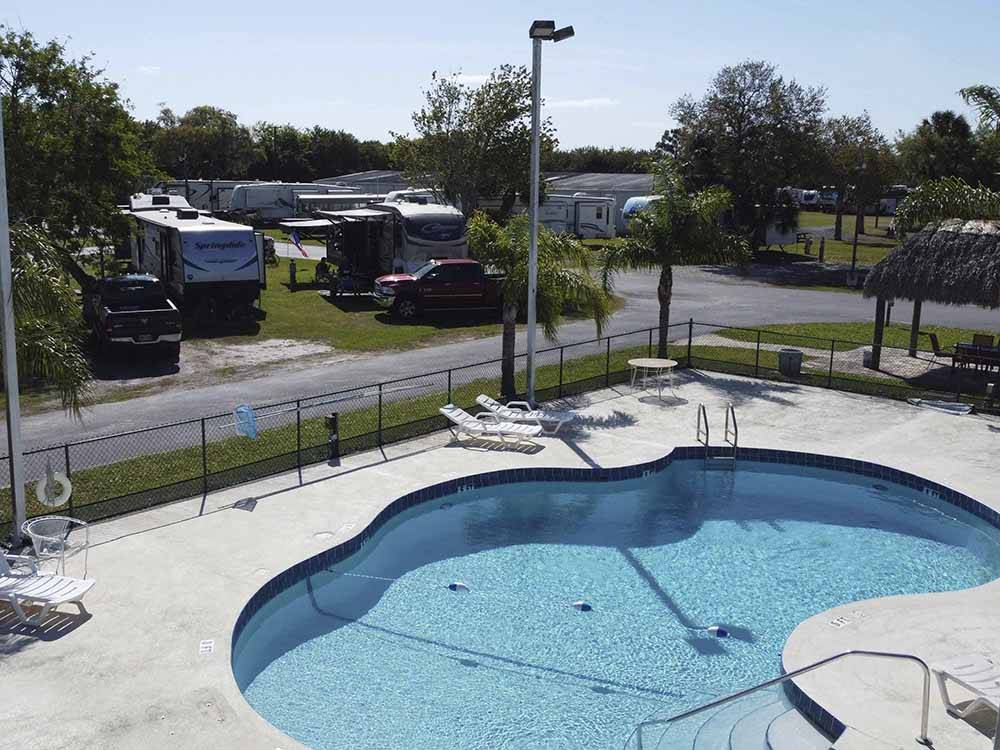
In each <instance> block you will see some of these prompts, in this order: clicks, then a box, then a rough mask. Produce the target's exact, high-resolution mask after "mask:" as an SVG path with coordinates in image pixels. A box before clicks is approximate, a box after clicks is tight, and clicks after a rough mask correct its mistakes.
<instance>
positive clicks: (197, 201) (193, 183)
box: [149, 180, 253, 212]
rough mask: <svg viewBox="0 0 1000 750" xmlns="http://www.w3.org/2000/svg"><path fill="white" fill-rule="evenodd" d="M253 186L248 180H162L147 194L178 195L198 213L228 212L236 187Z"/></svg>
mask: <svg viewBox="0 0 1000 750" xmlns="http://www.w3.org/2000/svg"><path fill="white" fill-rule="evenodd" d="M246 184H253V183H252V182H251V181H250V180H164V181H162V182H158V183H156V184H155V185H154V186H153V187H152V188H150V190H149V192H150V193H151V194H153V195H178V196H180V197H182V198H184V199H185V200H186V201H187V202H188V203H190V204H191V205H192V206H193V207H194V208H197V209H198V210H199V211H212V212H215V211H222V212H225V211H228V210H229V203H230V199H231V197H232V194H233V190H234V189H235V188H236V186H237V185H246Z"/></svg>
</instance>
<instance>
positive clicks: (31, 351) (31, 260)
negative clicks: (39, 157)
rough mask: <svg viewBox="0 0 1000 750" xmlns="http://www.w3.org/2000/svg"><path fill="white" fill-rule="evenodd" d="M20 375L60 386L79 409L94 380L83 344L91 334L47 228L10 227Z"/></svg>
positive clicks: (64, 401)
mask: <svg viewBox="0 0 1000 750" xmlns="http://www.w3.org/2000/svg"><path fill="white" fill-rule="evenodd" d="M10 246H11V274H12V277H13V292H14V295H13V296H14V319H15V332H16V336H17V364H18V373H19V375H20V376H21V377H22V378H24V380H26V381H32V380H35V381H40V382H42V383H45V384H46V385H49V386H52V387H54V388H55V389H56V390H57V391H58V392H59V395H60V397H61V399H62V404H63V407H64V408H66V409H69V410H72V411H73V412H78V411H79V409H80V404H81V401H82V399H83V397H84V396H85V395H86V391H87V385H88V384H89V382H90V377H91V372H90V365H89V364H88V362H87V359H86V357H84V355H83V351H82V350H81V348H80V345H81V343H82V341H83V339H84V337H85V335H86V331H85V328H84V327H83V323H82V321H81V318H80V304H79V302H78V301H77V299H76V293H75V291H74V289H73V287H72V285H71V283H70V282H69V281H68V280H67V278H66V276H65V275H64V274H63V272H62V264H61V257H62V256H61V252H60V251H59V250H58V249H57V248H56V247H55V245H54V244H53V243H52V242H50V241H49V239H48V237H47V236H46V235H45V233H44V231H42V230H41V229H39V228H37V227H34V226H31V225H28V224H23V223H21V224H14V225H12V226H11V228H10Z"/></svg>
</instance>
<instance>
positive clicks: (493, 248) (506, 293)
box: [468, 212, 611, 397]
mask: <svg viewBox="0 0 1000 750" xmlns="http://www.w3.org/2000/svg"><path fill="white" fill-rule="evenodd" d="M529 231H530V227H529V224H528V219H527V217H525V216H516V217H514V218H513V219H511V220H510V221H509V222H507V224H506V225H505V226H500V225H499V224H497V223H496V222H494V221H493V220H492V219H490V218H489V217H488V216H486V214H484V213H481V212H477V213H475V214H473V216H472V218H471V219H470V220H469V225H468V239H469V249H470V250H471V251H472V254H473V255H474V256H475V257H476V258H477V259H478V260H479V262H480V263H482V264H483V265H484V266H486V267H487V268H490V269H491V270H493V271H496V272H498V273H499V274H501V275H502V279H501V281H500V282H499V284H500V297H501V300H502V302H501V309H502V313H503V343H502V346H501V351H502V354H501V357H502V365H501V378H500V381H501V382H500V389H501V391H502V392H503V395H504V396H505V397H513V396H514V395H515V393H516V391H517V389H516V386H515V384H514V357H515V334H516V331H517V315H518V312H520V311H521V310H522V309H524V308H525V307H526V305H527V301H528V242H529ZM591 258H592V251H590V250H588V249H587V248H586V247H584V245H583V244H581V243H580V242H579V241H577V240H576V239H575V238H573V237H571V236H569V235H557V234H553V233H552V232H550V231H549V230H547V229H546V228H545V227H541V226H540V227H539V228H538V283H537V287H536V289H537V293H536V295H535V300H536V310H537V318H538V322H539V323H540V324H541V326H542V332H543V333H544V334H545V337H546V338H548V339H552V340H554V339H555V338H556V333H557V331H558V328H559V324H560V323H561V322H562V317H563V313H564V311H565V310H566V309H568V308H575V309H578V310H581V311H583V312H585V313H586V314H587V315H589V316H590V317H591V318H592V319H593V321H594V325H596V326H597V335H598V336H600V335H601V333H602V331H603V329H604V325H605V323H607V320H608V318H609V317H610V314H611V313H610V302H611V296H610V295H609V294H608V293H607V292H606V291H605V289H604V287H603V286H602V285H601V284H600V283H599V282H598V281H597V280H595V278H594V276H593V275H592V274H591Z"/></svg>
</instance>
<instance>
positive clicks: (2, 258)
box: [0, 103, 25, 541]
mask: <svg viewBox="0 0 1000 750" xmlns="http://www.w3.org/2000/svg"><path fill="white" fill-rule="evenodd" d="M5 154H6V152H5V151H4V144H3V104H2V103H0V329H2V330H0V334H2V340H3V380H4V387H5V390H6V392H7V450H8V453H7V455H8V456H10V489H11V493H12V494H13V497H14V528H13V533H12V534H11V537H12V538H13V539H14V540H15V541H17V540H19V539H20V538H21V524H23V523H24V517H25V513H24V452H23V450H24V448H23V446H22V444H21V392H20V387H19V385H18V382H17V348H16V346H17V342H16V340H15V337H14V286H13V284H12V280H11V272H10V226H9V224H8V218H7V162H6V158H5Z"/></svg>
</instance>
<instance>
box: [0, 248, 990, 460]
mask: <svg viewBox="0 0 1000 750" xmlns="http://www.w3.org/2000/svg"><path fill="white" fill-rule="evenodd" d="M674 279H675V282H674V295H673V304H672V305H671V316H672V320H673V321H675V322H680V321H686V320H687V319H688V318H692V317H693V318H694V319H695V320H697V321H703V322H708V323H718V324H725V325H742V326H753V325H759V324H763V323H792V322H809V321H858V320H871V318H872V316H873V311H874V306H875V305H874V302H873V301H872V300H865V299H863V298H862V297H861V296H860V295H855V294H845V293H837V292H819V291H809V290H805V289H789V288H782V287H776V286H771V285H766V284H762V283H758V282H753V281H746V280H743V279H739V278H736V277H734V276H733V275H732V274H731V272H729V271H728V270H726V271H723V272H718V273H717V272H714V271H712V270H710V269H698V268H683V269H678V270H677V271H676V272H675V275H674ZM617 291H618V293H619V294H621V295H622V296H623V297H624V298H625V299H626V304H625V306H624V307H623V308H622V309H621V310H619V311H618V313H617V314H616V315H615V317H614V319H613V321H612V323H611V325H610V327H609V331H608V332H609V333H622V332H627V331H633V330H639V329H644V328H649V327H650V326H652V325H655V323H656V320H657V311H658V303H657V299H656V275H654V274H644V273H635V274H629V275H627V276H625V277H623V278H622V279H621V280H620V282H619V284H618V287H617ZM909 315H910V306H909V304H907V303H899V304H897V305H896V306H895V309H894V311H893V318H894V320H899V321H902V320H907V319H908V318H909ZM923 320H924V321H925V322H927V323H935V324H939V325H951V326H961V327H983V328H987V329H1000V314H998V313H996V312H991V311H988V310H982V309H979V308H972V307H951V306H943V305H931V304H928V305H925V306H924V312H923ZM593 336H594V327H593V324H591V323H587V322H583V321H579V322H573V323H570V324H567V325H566V326H564V327H563V328H562V329H561V331H560V342H561V343H573V342H578V341H585V340H587V339H590V338H593ZM541 341H542V342H543V344H544V339H541ZM518 344H519V345H520V346H521V347H523V345H524V336H523V335H520V336H519V337H518ZM499 353H500V340H499V337H491V338H484V339H477V340H473V341H465V342H460V343H454V344H446V345H442V346H435V347H428V348H422V349H412V350H409V351H403V352H393V353H389V354H381V355H375V356H372V357H370V358H366V359H357V360H350V361H344V362H339V363H336V364H333V365H329V364H328V365H320V366H316V367H311V368H306V369H302V370H297V371H294V372H277V373H274V374H269V375H265V376H263V377H260V378H257V379H254V380H247V381H242V382H236V383H225V384H220V385H215V386H209V387H204V388H197V389H189V390H183V391H165V392H163V393H159V394H154V395H150V396H144V397H141V398H136V399H132V400H129V401H125V402H119V403H110V404H99V405H96V406H94V407H91V408H89V409H87V410H85V412H84V414H83V419H82V422H78V421H75V420H73V419H72V418H71V417H68V416H67V415H65V414H63V413H62V412H59V411H56V412H48V413H44V414H38V415H34V416H31V417H28V418H26V419H24V421H23V425H24V427H23V431H24V436H25V441H26V446H27V447H28V448H31V447H41V446H48V445H56V444H59V443H62V442H65V441H66V440H74V441H75V440H81V439H85V438H89V437H94V436H97V435H106V434H110V433H116V432H124V431H127V430H134V429H138V428H141V427H148V426H151V425H156V424H163V423H167V422H175V421H180V420H184V419H191V418H195V417H200V416H203V415H206V414H219V413H224V412H228V411H229V410H231V409H232V408H233V407H234V406H235V405H236V404H239V403H254V404H262V403H274V402H278V401H283V400H287V399H295V398H300V397H306V396H312V395H317V394H321V393H329V392H333V391H337V390H341V389H344V388H350V387H354V386H356V385H358V384H366V383H375V382H378V381H380V380H391V379H395V378H400V377H403V376H406V375H416V374H419V373H423V372H430V371H436V370H440V369H443V368H447V367H451V366H459V365H465V364H471V363H475V362H480V361H484V360H489V359H495V358H496V357H498V356H499ZM2 435H3V431H2V429H0V436H2Z"/></svg>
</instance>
